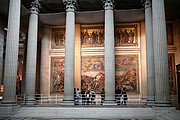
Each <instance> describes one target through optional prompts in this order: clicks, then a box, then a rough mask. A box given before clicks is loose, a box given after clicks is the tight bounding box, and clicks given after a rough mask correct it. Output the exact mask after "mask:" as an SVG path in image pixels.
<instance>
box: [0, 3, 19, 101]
mask: <svg viewBox="0 0 180 120" xmlns="http://www.w3.org/2000/svg"><path fill="white" fill-rule="evenodd" d="M20 6H21V0H10V4H9V16H8V31H7V40H6V56H5V68H4V95H3V101H2V104H16V77H17V64H18V47H19V25H20Z"/></svg>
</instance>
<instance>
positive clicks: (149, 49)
mask: <svg viewBox="0 0 180 120" xmlns="http://www.w3.org/2000/svg"><path fill="white" fill-rule="evenodd" d="M145 24H146V59H147V63H146V64H147V87H148V88H147V91H148V96H147V104H148V105H154V104H155V103H154V101H155V98H154V94H155V73H154V50H153V33H152V9H151V2H150V0H146V2H145Z"/></svg>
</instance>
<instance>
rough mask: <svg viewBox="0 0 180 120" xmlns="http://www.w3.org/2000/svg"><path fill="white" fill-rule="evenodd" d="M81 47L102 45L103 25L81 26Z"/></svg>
mask: <svg viewBox="0 0 180 120" xmlns="http://www.w3.org/2000/svg"><path fill="white" fill-rule="evenodd" d="M81 45H82V47H103V46H104V28H103V26H96V27H82V28H81Z"/></svg>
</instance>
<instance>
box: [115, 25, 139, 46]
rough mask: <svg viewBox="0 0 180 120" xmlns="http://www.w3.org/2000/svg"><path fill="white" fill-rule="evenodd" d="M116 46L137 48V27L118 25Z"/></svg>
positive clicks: (116, 28)
mask: <svg viewBox="0 0 180 120" xmlns="http://www.w3.org/2000/svg"><path fill="white" fill-rule="evenodd" d="M114 39H115V46H116V47H118V46H130V45H131V46H136V45H137V44H138V40H137V25H124V26H122V25H117V26H115V33H114Z"/></svg>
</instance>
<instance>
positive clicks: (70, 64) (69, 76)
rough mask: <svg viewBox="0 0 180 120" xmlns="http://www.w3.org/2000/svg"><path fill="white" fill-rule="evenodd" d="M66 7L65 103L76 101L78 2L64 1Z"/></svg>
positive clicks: (73, 0)
mask: <svg viewBox="0 0 180 120" xmlns="http://www.w3.org/2000/svg"><path fill="white" fill-rule="evenodd" d="M63 2H64V4H65V6H66V41H65V71H64V102H65V103H72V102H73V101H74V35H75V13H74V11H75V4H76V0H63Z"/></svg>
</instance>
